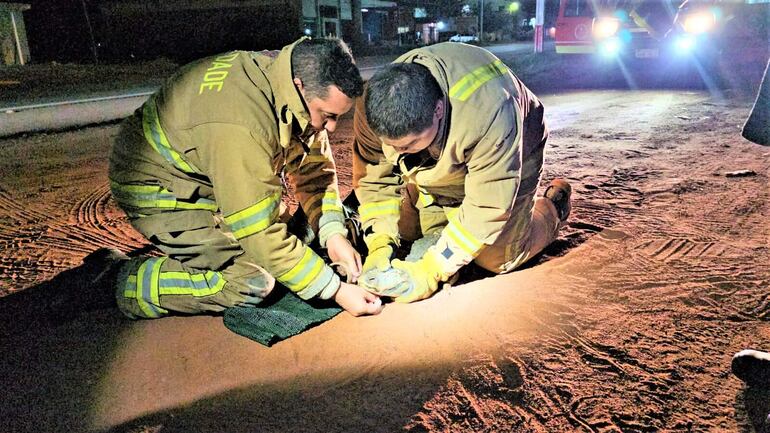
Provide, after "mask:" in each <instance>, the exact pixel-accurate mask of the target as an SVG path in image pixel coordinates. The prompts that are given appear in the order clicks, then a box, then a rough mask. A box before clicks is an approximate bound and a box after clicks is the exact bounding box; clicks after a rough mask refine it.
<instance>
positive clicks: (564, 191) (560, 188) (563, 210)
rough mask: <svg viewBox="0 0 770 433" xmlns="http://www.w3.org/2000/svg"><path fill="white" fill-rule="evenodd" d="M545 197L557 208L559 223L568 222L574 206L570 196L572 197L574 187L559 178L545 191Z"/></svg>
mask: <svg viewBox="0 0 770 433" xmlns="http://www.w3.org/2000/svg"><path fill="white" fill-rule="evenodd" d="M543 196H544V197H545V198H547V199H548V200H551V203H553V205H554V206H555V207H556V212H557V213H558V214H559V221H561V222H564V221H567V218H568V217H569V213H570V211H572V204H571V203H570V196H572V186H570V184H569V182H567V181H566V180H565V179H561V178H557V179H554V180H552V181H551V183H550V184H549V185H548V187H547V188H546V189H545V192H544V193H543Z"/></svg>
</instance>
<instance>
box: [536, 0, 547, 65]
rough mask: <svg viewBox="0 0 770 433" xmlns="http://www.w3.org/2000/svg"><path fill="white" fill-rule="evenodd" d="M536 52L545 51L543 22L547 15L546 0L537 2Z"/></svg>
mask: <svg viewBox="0 0 770 433" xmlns="http://www.w3.org/2000/svg"><path fill="white" fill-rule="evenodd" d="M535 5H536V8H535V52H536V53H542V52H543V22H544V17H545V0H537V1H536V2H535Z"/></svg>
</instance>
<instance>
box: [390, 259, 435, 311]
mask: <svg viewBox="0 0 770 433" xmlns="http://www.w3.org/2000/svg"><path fill="white" fill-rule="evenodd" d="M436 254H437V253H436V252H435V251H433V250H432V249H431V250H428V252H427V253H426V254H425V255H424V256H423V258H421V259H420V260H418V261H416V262H405V261H403V260H398V259H396V260H393V262H391V264H392V265H393V268H394V269H399V270H401V271H403V272H405V273H407V274H408V275H409V278H410V280H411V281H410V282H411V284H410V287H409V288H408V290H406V291H405V292H404V293H402V294H401V295H400V296H398V297H397V298H395V301H396V302H400V303H403V304H407V303H409V302H414V301H419V300H422V299H425V298H428V297H430V295H432V294H433V293H435V292H436V290H437V289H438V283H439V281H441V279H442V271H441V262H440V261H439V259H438V258H437V257H436Z"/></svg>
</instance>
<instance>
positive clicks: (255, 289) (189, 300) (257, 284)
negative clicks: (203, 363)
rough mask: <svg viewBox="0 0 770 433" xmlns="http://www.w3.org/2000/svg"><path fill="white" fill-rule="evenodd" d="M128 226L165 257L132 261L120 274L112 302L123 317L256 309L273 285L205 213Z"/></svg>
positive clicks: (153, 218)
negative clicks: (227, 309) (247, 306)
mask: <svg viewBox="0 0 770 433" xmlns="http://www.w3.org/2000/svg"><path fill="white" fill-rule="evenodd" d="M131 224H132V225H133V226H134V228H135V229H137V230H138V231H139V232H140V233H142V234H143V235H144V236H146V237H147V239H149V240H150V241H151V242H152V243H153V244H154V245H155V246H156V247H158V249H160V250H161V251H162V252H163V253H164V254H165V256H164V257H149V258H148V257H137V258H133V259H131V261H130V262H129V263H128V265H126V266H125V267H124V268H123V270H122V272H121V275H120V278H119V282H118V287H117V295H118V296H117V298H118V306H119V307H120V309H121V311H122V312H123V313H124V314H125V315H127V316H129V317H132V318H156V317H162V316H164V315H166V314H168V313H169V312H178V313H187V314H194V313H202V312H219V311H222V310H224V309H225V308H227V307H231V306H235V305H244V304H245V305H248V304H257V303H259V302H260V301H261V300H262V299H264V298H265V297H266V296H267V295H268V294H269V293H270V291H271V290H272V288H273V286H274V284H275V279H274V278H273V277H272V276H270V275H269V274H268V273H267V272H266V271H265V270H264V269H262V268H261V267H259V266H258V265H256V264H255V263H251V262H250V260H249V258H248V256H246V255H245V254H244V252H243V250H242V249H241V248H240V245H239V244H238V242H237V241H236V240H235V238H234V237H233V236H232V235H231V234H229V233H227V232H226V231H225V230H223V228H222V224H221V223H220V222H219V221H218V220H217V219H216V218H215V216H214V214H212V213H211V212H208V211H205V210H181V211H172V212H162V213H157V214H153V215H148V216H144V217H140V218H134V219H132V220H131Z"/></svg>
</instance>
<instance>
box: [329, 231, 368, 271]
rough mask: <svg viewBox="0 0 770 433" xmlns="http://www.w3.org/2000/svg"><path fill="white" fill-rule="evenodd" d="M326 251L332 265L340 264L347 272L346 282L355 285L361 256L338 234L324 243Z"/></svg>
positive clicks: (359, 269)
mask: <svg viewBox="0 0 770 433" xmlns="http://www.w3.org/2000/svg"><path fill="white" fill-rule="evenodd" d="M326 250H327V252H328V253H329V258H330V259H331V261H332V262H334V263H340V264H342V265H343V266H344V267H345V271H346V272H349V273H350V274H349V275H348V281H349V282H351V283H355V282H356V281H358V277H359V276H361V254H358V251H356V250H355V248H353V245H350V241H348V240H347V238H345V236H342V235H340V234H335V235H332V237H330V238H329V239H328V240H327V241H326Z"/></svg>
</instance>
